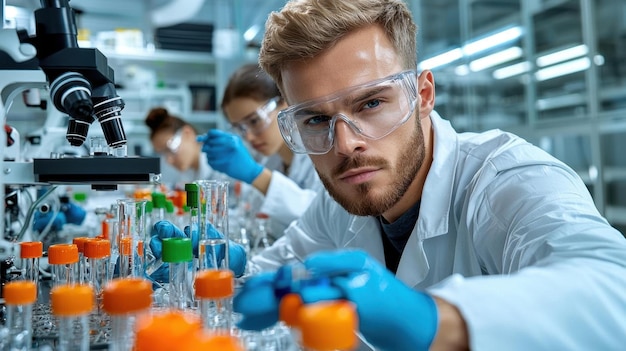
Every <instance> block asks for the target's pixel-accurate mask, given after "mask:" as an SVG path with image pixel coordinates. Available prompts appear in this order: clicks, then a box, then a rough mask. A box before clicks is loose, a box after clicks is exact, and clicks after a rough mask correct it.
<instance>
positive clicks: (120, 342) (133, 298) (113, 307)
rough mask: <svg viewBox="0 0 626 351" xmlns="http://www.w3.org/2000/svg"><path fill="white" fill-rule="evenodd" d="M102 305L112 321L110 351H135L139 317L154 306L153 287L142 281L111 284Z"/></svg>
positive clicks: (138, 279) (113, 281) (105, 291)
mask: <svg viewBox="0 0 626 351" xmlns="http://www.w3.org/2000/svg"><path fill="white" fill-rule="evenodd" d="M102 303H103V305H102V306H103V309H104V311H105V312H106V313H107V314H108V315H109V316H110V318H111V336H110V338H109V339H110V342H109V351H127V350H132V348H133V344H134V337H135V323H136V321H137V317H138V316H141V315H144V314H147V313H148V312H149V310H150V306H151V305H152V286H151V284H150V283H149V282H148V281H147V280H145V279H141V278H123V279H122V278H118V279H114V280H111V281H110V282H108V283H107V284H106V285H105V287H104V290H103V292H102Z"/></svg>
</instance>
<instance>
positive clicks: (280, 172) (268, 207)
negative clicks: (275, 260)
mask: <svg viewBox="0 0 626 351" xmlns="http://www.w3.org/2000/svg"><path fill="white" fill-rule="evenodd" d="M265 166H266V167H268V168H269V169H272V179H271V181H270V185H269V188H268V189H267V193H266V194H265V197H264V199H263V202H262V203H261V206H260V208H259V210H258V212H262V213H265V214H267V215H268V216H269V217H270V220H271V221H272V224H273V225H272V231H273V233H272V234H273V236H274V237H280V236H281V235H282V232H283V231H284V230H285V228H287V226H288V225H289V224H290V223H291V222H292V221H293V220H295V219H297V218H299V217H300V216H301V215H302V213H304V211H305V210H306V209H307V207H309V205H310V204H311V202H312V201H313V199H314V198H315V196H316V195H317V193H318V192H319V191H322V190H323V189H324V187H323V185H322V182H321V181H320V179H319V177H318V175H317V172H316V171H315V168H314V167H313V162H311V159H310V158H309V156H308V155H306V154H294V157H293V160H292V162H291V166H290V167H289V170H288V172H286V173H287V175H285V174H284V173H285V171H284V169H283V168H282V163H280V162H278V164H273V163H272V162H268V163H266V164H265Z"/></svg>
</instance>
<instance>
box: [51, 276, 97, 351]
mask: <svg viewBox="0 0 626 351" xmlns="http://www.w3.org/2000/svg"><path fill="white" fill-rule="evenodd" d="M50 302H51V306H52V314H53V315H54V316H56V317H57V320H58V325H57V329H58V334H59V342H58V345H57V347H58V348H57V350H59V351H88V350H89V320H88V316H89V312H91V310H92V309H93V304H94V294H93V288H92V287H91V286H89V285H85V284H77V285H59V286H55V287H54V288H52V291H51V292H50Z"/></svg>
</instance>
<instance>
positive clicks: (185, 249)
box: [163, 238, 193, 310]
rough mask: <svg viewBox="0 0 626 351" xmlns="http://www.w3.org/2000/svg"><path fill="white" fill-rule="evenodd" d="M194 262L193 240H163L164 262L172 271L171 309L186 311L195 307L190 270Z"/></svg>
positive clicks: (170, 288)
mask: <svg viewBox="0 0 626 351" xmlns="http://www.w3.org/2000/svg"><path fill="white" fill-rule="evenodd" d="M192 261H193V252H192V243H191V239H189V238H166V239H163V262H165V263H168V264H169V269H170V282H169V284H168V294H169V305H170V307H171V308H177V309H181V310H184V309H187V308H189V307H191V306H192V305H193V294H192V291H193V289H192V286H191V282H192V280H191V272H190V269H189V267H190V265H191V263H192Z"/></svg>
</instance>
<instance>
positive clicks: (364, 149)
mask: <svg viewBox="0 0 626 351" xmlns="http://www.w3.org/2000/svg"><path fill="white" fill-rule="evenodd" d="M259 59H260V63H261V65H262V67H263V69H264V70H265V71H267V72H268V73H269V74H270V76H272V78H273V79H274V81H275V82H277V84H278V86H279V87H280V89H281V91H282V93H283V97H284V98H285V99H286V100H287V101H288V103H289V108H287V109H286V110H284V111H282V112H281V115H280V117H279V123H281V131H282V133H283V136H284V137H285V140H286V141H287V142H288V145H289V146H290V148H291V149H292V150H294V151H297V152H306V153H308V154H309V155H310V157H311V159H312V161H313V164H314V165H315V168H316V170H317V172H318V174H319V176H320V178H321V179H322V181H323V183H324V185H325V188H326V189H327V192H321V193H320V194H319V195H318V197H317V198H316V199H315V200H314V202H313V203H312V204H311V205H310V207H309V209H308V210H307V211H306V212H305V213H304V214H303V215H302V216H301V217H300V219H299V220H298V221H296V222H294V224H292V225H291V226H290V227H289V228H288V229H287V230H286V231H285V235H284V236H283V239H284V240H281V241H279V242H277V243H276V244H274V246H272V247H271V248H269V249H268V250H265V251H263V252H262V253H261V255H259V256H257V257H253V258H252V260H253V262H255V263H257V264H259V265H262V266H263V267H264V268H272V267H275V266H276V265H277V264H288V263H291V264H293V262H294V261H304V265H305V266H306V268H307V269H308V271H309V273H310V274H311V275H312V276H314V277H315V276H324V277H329V278H330V281H331V284H328V285H325V286H314V287H310V286H309V287H307V284H304V285H301V286H304V288H301V289H299V290H298V288H297V286H292V287H290V288H292V289H294V290H296V292H299V293H300V294H301V296H302V298H303V299H304V300H305V302H314V301H317V300H320V299H336V298H347V299H349V300H350V301H352V302H354V303H355V304H356V309H357V311H358V315H359V316H358V317H359V330H360V332H361V333H362V335H363V336H364V338H365V339H366V340H368V341H369V342H370V343H371V344H373V346H374V347H376V348H377V349H380V350H426V349H432V350H457V349H459V350H461V349H462V350H465V349H473V350H560V349H568V350H589V349H603V350H618V349H621V348H623V345H624V344H626V333H624V331H625V330H626V319H625V318H624V316H625V315H626V301H625V299H626V298H625V297H624V291H626V255H624V252H626V240H624V237H623V236H622V235H621V233H619V232H618V231H617V230H615V229H614V228H612V227H611V226H610V225H609V224H608V223H607V221H606V220H605V219H604V218H603V217H602V216H601V215H600V214H599V213H598V211H597V209H596V208H595V205H594V202H593V200H592V198H591V196H590V194H589V192H588V190H587V188H586V187H585V184H584V183H583V181H582V180H581V179H580V178H579V176H578V175H577V174H576V172H574V171H573V170H572V169H571V168H570V167H568V166H566V165H565V164H564V163H562V162H560V161H559V160H557V159H555V158H554V157H552V156H551V155H549V154H548V153H546V152H544V151H543V150H541V149H539V148H537V147H535V146H533V145H531V144H529V143H528V142H526V141H524V140H522V139H521V138H519V137H517V136H515V135H512V134H509V133H505V132H502V131H498V130H493V131H488V132H484V133H457V132H456V131H455V130H454V129H453V128H452V126H451V125H450V123H449V122H447V121H445V120H443V119H442V118H441V117H440V116H439V115H438V114H437V113H436V112H435V111H433V107H434V104H435V84H434V78H433V73H432V72H430V71H428V70H424V71H422V72H419V73H417V72H416V71H415V70H416V67H417V62H416V61H417V50H416V26H415V24H414V22H413V20H412V18H411V12H410V11H409V9H408V8H407V6H406V4H405V3H404V2H403V1H400V0H292V1H289V2H287V3H286V5H285V6H284V7H283V8H282V9H281V11H280V12H276V13H272V14H271V15H270V17H269V19H268V21H267V24H266V31H265V37H264V40H263V44H262V48H261V53H260V56H259ZM284 252H289V253H290V254H291V255H292V256H293V260H290V261H287V260H284V259H283V258H284V257H285V255H284ZM257 258H262V259H263V260H257ZM290 267H291V266H290V265H285V266H283V267H281V269H280V270H279V271H278V274H273V273H266V274H261V275H259V276H255V277H252V278H250V279H249V280H248V281H247V282H246V284H245V286H244V287H243V289H242V291H241V292H240V293H239V294H238V295H237V296H236V297H235V300H234V309H235V311H236V312H239V313H241V314H242V315H243V320H242V322H241V323H240V327H243V328H248V329H262V328H264V327H266V326H268V325H271V324H273V323H274V322H276V319H277V318H278V311H277V309H278V305H279V303H278V301H277V298H276V295H275V293H276V292H277V291H278V288H281V289H282V288H284V287H285V286H284V283H285V277H287V278H289V275H288V272H289V269H290ZM288 282H289V279H287V283H288ZM281 291H282V290H281Z"/></svg>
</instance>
